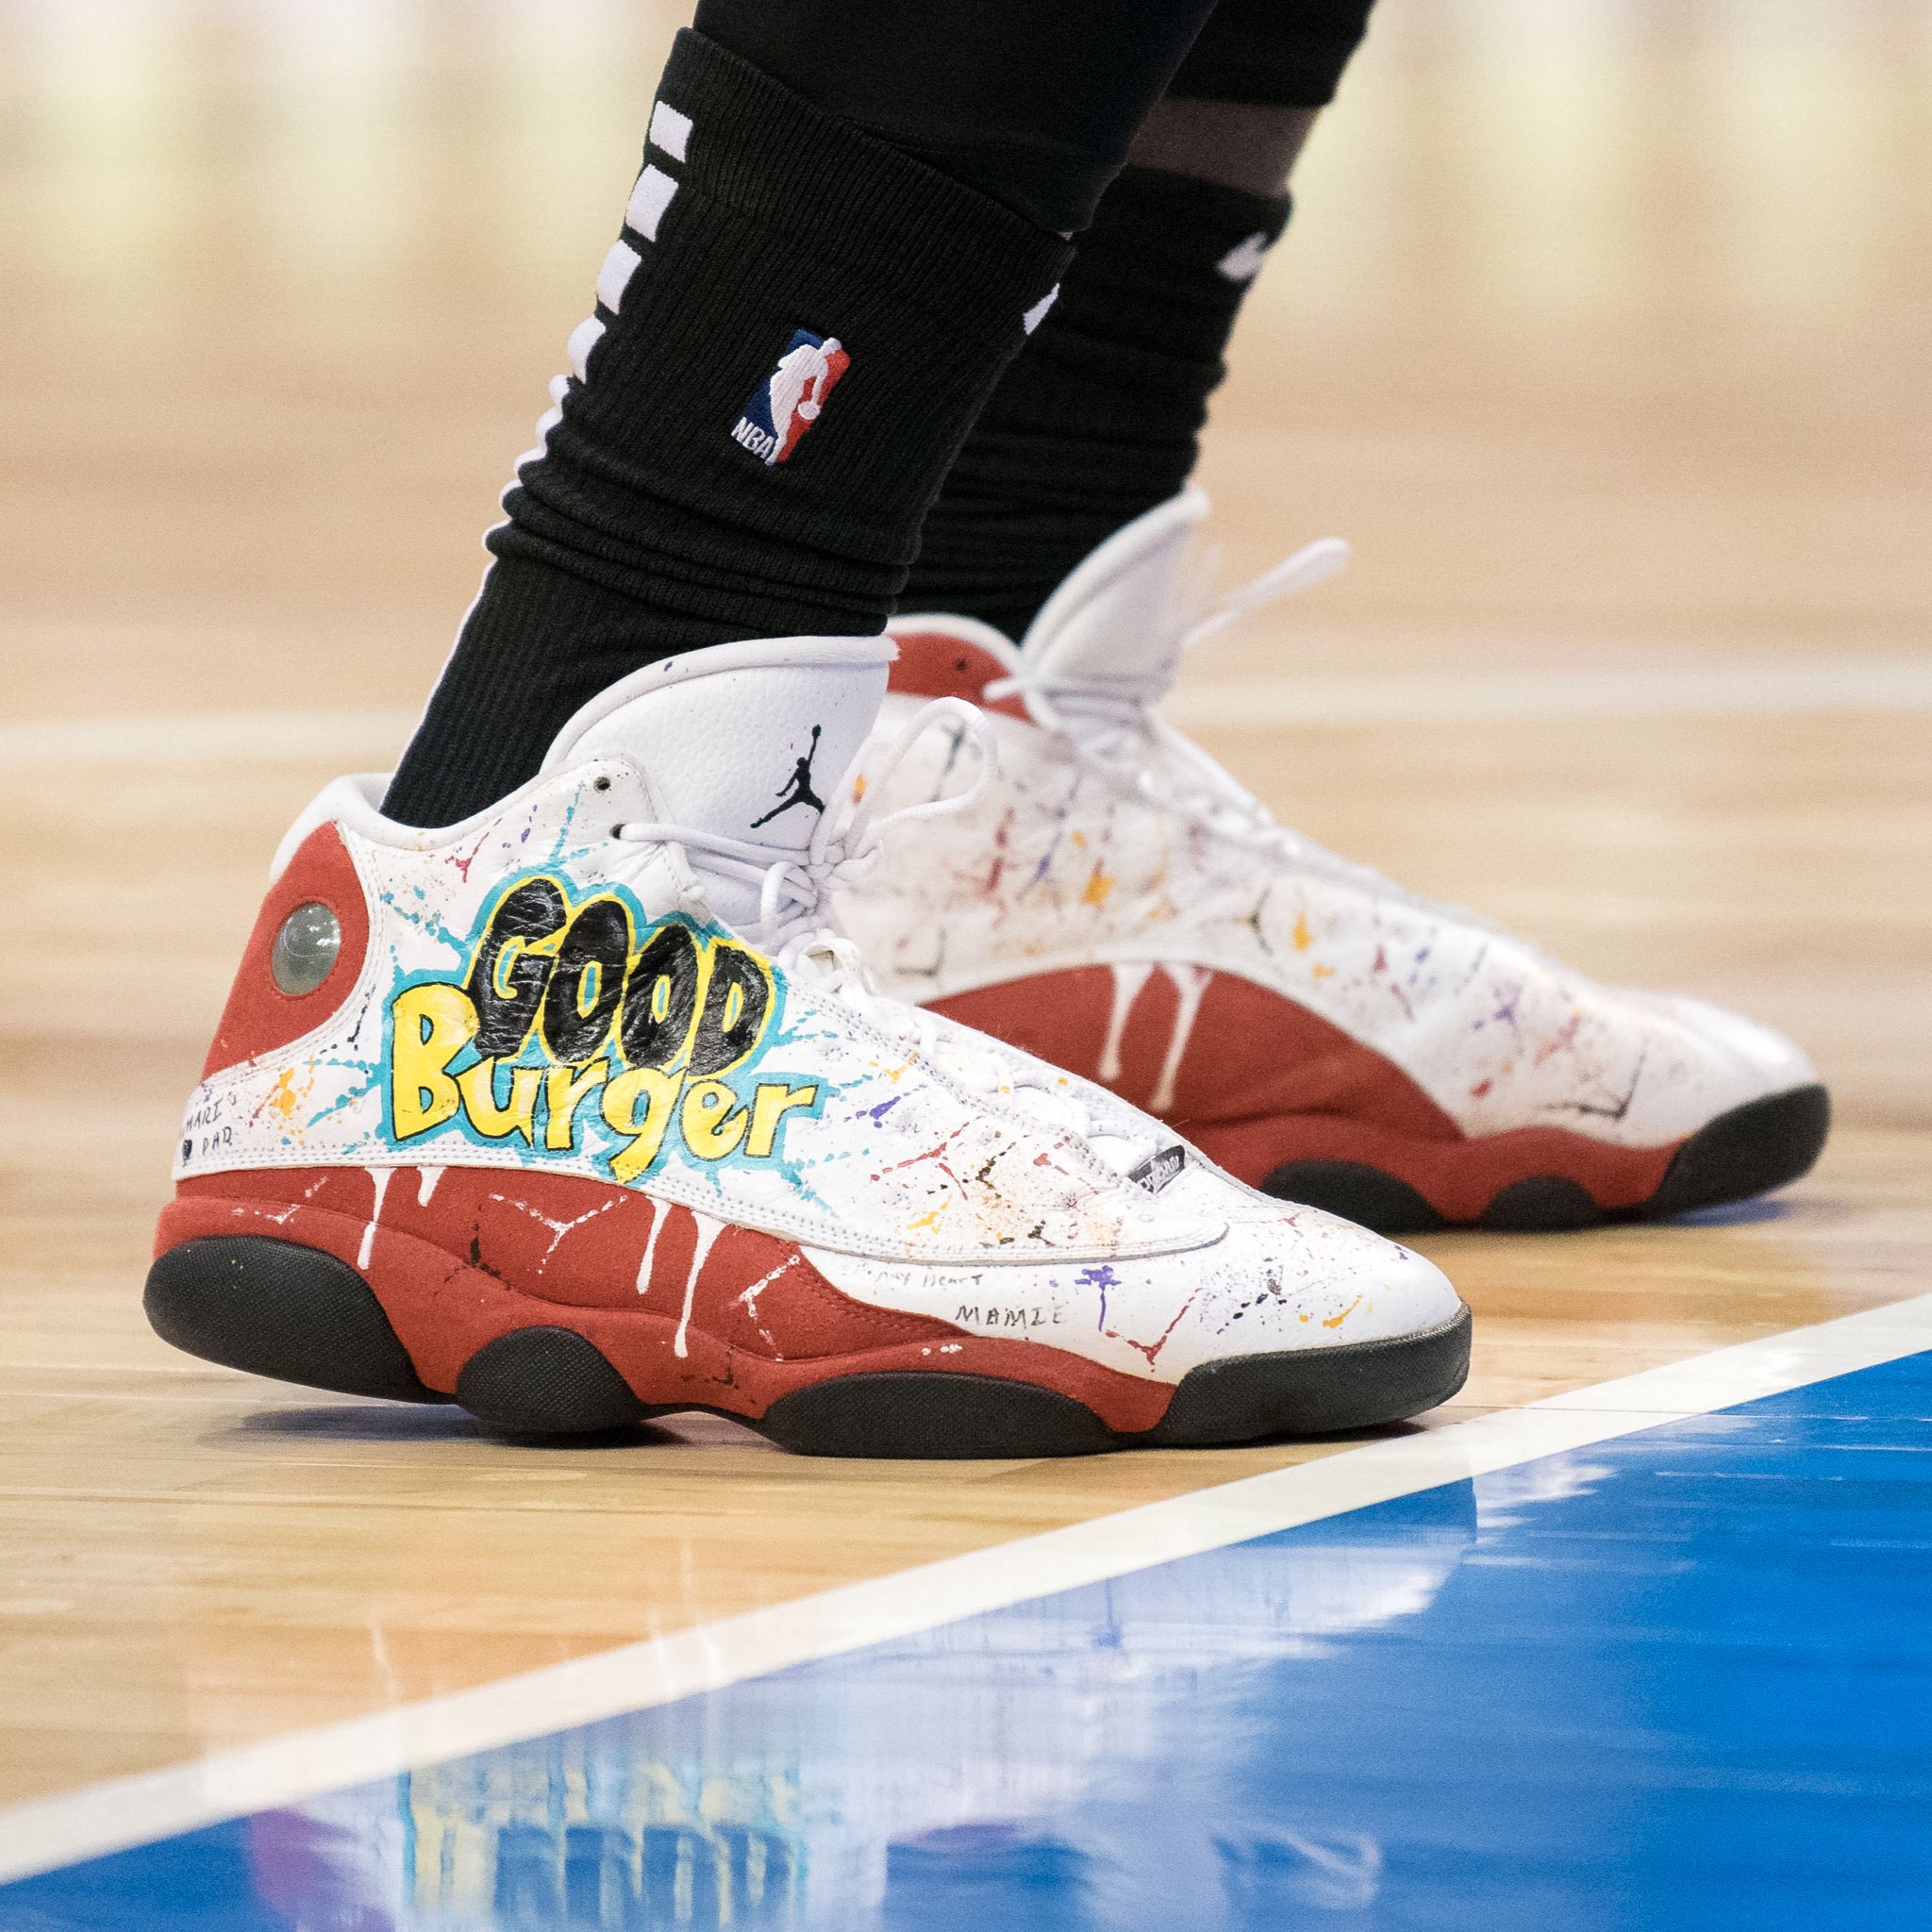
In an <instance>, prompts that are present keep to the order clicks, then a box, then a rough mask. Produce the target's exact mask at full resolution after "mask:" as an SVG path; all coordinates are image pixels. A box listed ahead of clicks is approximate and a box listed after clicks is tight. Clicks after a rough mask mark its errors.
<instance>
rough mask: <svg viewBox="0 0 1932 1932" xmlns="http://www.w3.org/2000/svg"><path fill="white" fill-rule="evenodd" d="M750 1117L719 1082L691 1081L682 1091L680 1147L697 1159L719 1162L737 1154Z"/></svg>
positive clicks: (729, 1091) (735, 1095)
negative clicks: (681, 1138)
mask: <svg viewBox="0 0 1932 1932" xmlns="http://www.w3.org/2000/svg"><path fill="white" fill-rule="evenodd" d="M750 1121H751V1116H750V1115H749V1114H748V1113H746V1112H745V1110H744V1109H743V1108H741V1107H740V1106H739V1105H738V1095H737V1094H735V1093H734V1092H732V1091H731V1090H730V1088H728V1087H727V1086H725V1084H724V1081H722V1080H693V1081H692V1082H691V1085H690V1086H689V1087H688V1088H686V1089H685V1093H684V1105H683V1107H682V1108H680V1109H679V1110H678V1124H679V1125H680V1126H681V1127H682V1128H683V1129H684V1144H685V1145H686V1146H687V1147H688V1148H690V1149H691V1152H692V1153H693V1154H695V1155H696V1156H697V1158H699V1159H700V1160H723V1159H724V1157H725V1156H726V1155H727V1154H735V1153H736V1152H737V1151H738V1143H739V1142H740V1141H742V1140H743V1139H744V1130H745V1128H746V1126H747V1125H749V1124H750Z"/></svg>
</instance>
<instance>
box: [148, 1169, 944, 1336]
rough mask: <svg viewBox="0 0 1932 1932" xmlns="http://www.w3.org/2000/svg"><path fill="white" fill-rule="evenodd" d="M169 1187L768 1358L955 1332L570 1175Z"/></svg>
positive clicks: (778, 1252)
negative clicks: (352, 1235)
mask: <svg viewBox="0 0 1932 1932" xmlns="http://www.w3.org/2000/svg"><path fill="white" fill-rule="evenodd" d="M378 1176H379V1177H380V1179H379V1183H378ZM378 1184H379V1185H380V1188H381V1197H380V1199H378V1198H377V1192H376V1191H377V1187H378ZM178 1194H179V1196H180V1197H181V1198H183V1199H192V1198H195V1197H199V1196H223V1197H225V1198H227V1199H230V1200H233V1199H236V1198H238V1197H239V1198H254V1199H259V1200H263V1201H271V1202H281V1203H290V1202H293V1203H299V1204H300V1205H301V1206H302V1207H304V1208H315V1209H317V1210H319V1211H321V1212H325V1213H328V1214H334V1215H340V1216H342V1217H344V1218H345V1219H348V1220H350V1221H354V1222H359V1223H363V1224H374V1227H375V1233H374V1234H373V1235H372V1237H371V1239H370V1243H369V1245H370V1251H371V1253H370V1259H371V1260H372V1261H373V1260H374V1259H375V1256H376V1255H377V1253H378V1252H379V1250H380V1248H381V1245H382V1243H383V1241H385V1240H386V1239H387V1237H388V1236H389V1235H391V1234H392V1233H393V1234H397V1235H402V1236H407V1237H408V1238H409V1239H410V1240H412V1241H425V1242H427V1243H428V1244H429V1245H431V1246H433V1247H436V1248H440V1249H441V1250H442V1251H443V1252H444V1253H446V1254H449V1255H452V1256H455V1257H458V1258H460V1259H461V1260H462V1261H463V1262H464V1263H466V1264H467V1265H468V1266H469V1267H472V1268H475V1269H477V1270H480V1271H481V1272H482V1273H483V1274H489V1275H492V1276H494V1277H495V1278H496V1279H498V1280H499V1281H502V1282H504V1283H506V1284H507V1285H508V1286H509V1287H510V1288H512V1289H514V1290H515V1291H516V1292H517V1293H518V1294H520V1295H527V1296H530V1297H532V1298H533V1299H536V1300H539V1301H545V1302H555V1303H558V1304H559V1305H560V1306H564V1307H584V1308H610V1309H619V1310H623V1311H625V1312H627V1313H638V1312H645V1313H652V1314H658V1315H664V1316H666V1317H667V1318H668V1319H670V1320H672V1321H674V1322H678V1323H682V1324H684V1325H685V1326H686V1327H687V1328H689V1329H694V1330H697V1331H701V1332H702V1333H703V1334H705V1335H707V1336H708V1337H711V1338H713V1339H714V1340H715V1341H719V1342H722V1343H724V1344H725V1345H726V1346H728V1347H732V1348H741V1349H750V1350H752V1351H754V1352H756V1353H758V1354H761V1355H765V1356H769V1357H772V1358H773V1359H774V1360H805V1359H811V1358H813V1357H822V1356H836V1355H849V1354H852V1353H854V1352H856V1351H859V1350H863V1349H868V1348H874V1347H878V1346H881V1345H883V1344H886V1343H890V1342H900V1341H935V1340H940V1341H952V1340H954V1339H956V1338H957V1335H958V1330H957V1329H955V1328H954V1326H953V1325H952V1324H951V1323H949V1322H941V1321H936V1320H933V1319H931V1318H928V1317H926V1316H923V1315H905V1314H899V1313H896V1312H895V1311H893V1310H891V1309H890V1308H875V1307H870V1306H868V1305H867V1304H865V1303H863V1302H857V1301H854V1300H853V1299H852V1298H851V1297H850V1296H848V1295H844V1294H841V1293H840V1291H838V1290H837V1289H835V1288H834V1287H833V1286H832V1285H831V1284H830V1283H829V1282H828V1281H826V1280H825V1278H824V1276H823V1275H822V1274H820V1273H819V1272H818V1270H817V1269H815V1268H814V1267H813V1266H812V1265H811V1263H810V1262H809V1261H808V1260H807V1259H806V1258H805V1256H804V1255H803V1254H802V1253H801V1252H800V1251H799V1249H798V1248H797V1247H796V1246H795V1245H794V1244H793V1243H792V1242H791V1241H781V1240H778V1239H777V1238H776V1237H774V1236H772V1235H768V1234H761V1233H759V1232H758V1230H756V1229H754V1228H748V1227H732V1226H728V1225H725V1224H722V1223H720V1222H717V1221H714V1220H713V1219H712V1218H711V1217H710V1216H709V1215H705V1216H703V1217H700V1216H698V1215H696V1214H693V1213H692V1212H691V1209H690V1208H684V1207H677V1206H674V1205H672V1204H670V1203H667V1202H660V1201H654V1200H651V1199H650V1198H648V1197H647V1196H645V1195H643V1194H640V1193H637V1192H635V1191H632V1190H630V1189H626V1188H616V1187H612V1186H610V1185H609V1184H608V1183H607V1182H603V1181H594V1180H589V1179H585V1178H583V1177H581V1176H579V1175H575V1174H526V1173H520V1172H518V1171H516V1170H514V1169H511V1170H501V1169H493V1168H475V1167H452V1168H434V1167H425V1168H408V1167H401V1168H376V1169H373V1170H372V1169H370V1168H366V1167H326V1168H308V1169H268V1170H261V1169H254V1170H243V1171H241V1172H238V1173H234V1174H208V1175H205V1176H201V1177H199V1178H196V1179H193V1180H188V1181H183V1182H182V1183H181V1185H180V1187H179V1189H178ZM292 1238H293V1237H291V1239H292Z"/></svg>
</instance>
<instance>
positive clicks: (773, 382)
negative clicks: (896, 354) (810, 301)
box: [731, 328, 852, 467]
mask: <svg viewBox="0 0 1932 1932" xmlns="http://www.w3.org/2000/svg"><path fill="white" fill-rule="evenodd" d="M851 366H852V358H851V357H850V356H848V355H847V354H846V353H845V351H844V349H843V348H842V347H841V345H840V341H839V338H838V337H837V336H815V335H813V334H812V332H811V330H810V329H808V328H795V329H793V330H792V331H791V341H790V342H788V343H787V344H786V347H785V353H784V354H783V355H782V356H780V357H779V358H778V361H777V366H776V367H775V368H774V370H773V371H772V373H771V375H768V376H766V377H765V379H764V381H762V382H761V383H759V384H758V388H757V389H755V390H753V391H752V392H751V394H750V395H749V396H748V397H746V398H745V404H744V408H743V409H742V411H741V413H740V415H739V418H738V422H737V425H735V426H734V428H733V429H732V431H731V440H732V441H733V442H735V443H737V444H738V446H739V447H740V448H741V449H742V450H746V451H748V452H749V453H750V454H751V455H753V456H755V457H756V458H758V461H759V462H761V463H763V464H765V465H766V466H767V467H770V466H772V465H774V464H777V463H784V462H790V461H791V452H792V451H793V450H795V449H796V448H797V447H798V445H799V442H800V441H802V440H803V438H804V436H805V432H806V431H807V430H808V429H809V428H810V427H811V425H813V424H814V423H816V422H817V421H818V420H819V417H820V415H821V414H822V413H823V411H824V407H825V401H826V398H827V397H829V396H830V395H831V393H832V391H833V390H835V389H836V388H837V387H838V386H839V378H840V377H841V375H844V374H845V372H846V371H847V370H848V369H849V368H851Z"/></svg>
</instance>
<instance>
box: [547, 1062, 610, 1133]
mask: <svg viewBox="0 0 1932 1932" xmlns="http://www.w3.org/2000/svg"><path fill="white" fill-rule="evenodd" d="M609 1074H610V1062H609V1061H608V1060H592V1061H591V1063H590V1065H589V1066H587V1067H552V1068H551V1069H550V1071H549V1073H548V1074H546V1075H545V1077H544V1085H543V1099H544V1116H545V1118H544V1122H543V1144H544V1146H546V1147H548V1148H549V1149H550V1150H551V1151H552V1152H553V1153H557V1154H568V1153H569V1152H570V1150H571V1149H572V1148H573V1147H574V1146H575V1144H576V1138H577V1123H576V1111H577V1106H578V1103H579V1102H580V1101H581V1100H582V1099H583V1097H584V1095H585V1094H587V1093H589V1092H591V1091H592V1090H593V1089H594V1088H596V1087H598V1086H600V1085H602V1083H603V1082H604V1081H605V1080H606V1079H608V1077H609Z"/></svg>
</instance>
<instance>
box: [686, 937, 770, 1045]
mask: <svg viewBox="0 0 1932 1932" xmlns="http://www.w3.org/2000/svg"><path fill="white" fill-rule="evenodd" d="M771 1005H772V982H771V981H770V980H769V979H768V978H767V977H766V976H765V971H764V968H763V967H761V966H760V965H759V964H758V961H757V960H756V959H754V958H752V956H751V955H750V954H749V953H747V952H745V951H744V950H743V948H742V947H740V946H734V945H732V944H731V943H730V942H729V941H724V940H721V941H719V942H718V943H717V945H716V946H714V947H713V948H712V952H711V978H710V984H709V985H708V987H707V988H706V989H705V1010H704V1012H703V1014H702V1015H701V1016H700V1017H699V1020H698V1030H697V1038H696V1039H695V1040H693V1041H691V1072H692V1073H693V1074H697V1075H698V1076H699V1077H700V1078H702V1077H704V1076H705V1075H707V1074H722V1073H723V1072H724V1069H725V1068H726V1067H728V1066H731V1065H734V1064H735V1063H736V1062H737V1061H739V1060H741V1059H742V1058H744V1057H745V1055H746V1054H748V1053H749V1052H750V1051H751V1050H752V1048H753V1047H755V1046H756V1045H757V1044H758V1035H759V1034H760V1033H762V1032H763V1031H764V1025H765V1015H766V1013H767V1012H768V1011H770V1009H771Z"/></svg>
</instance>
